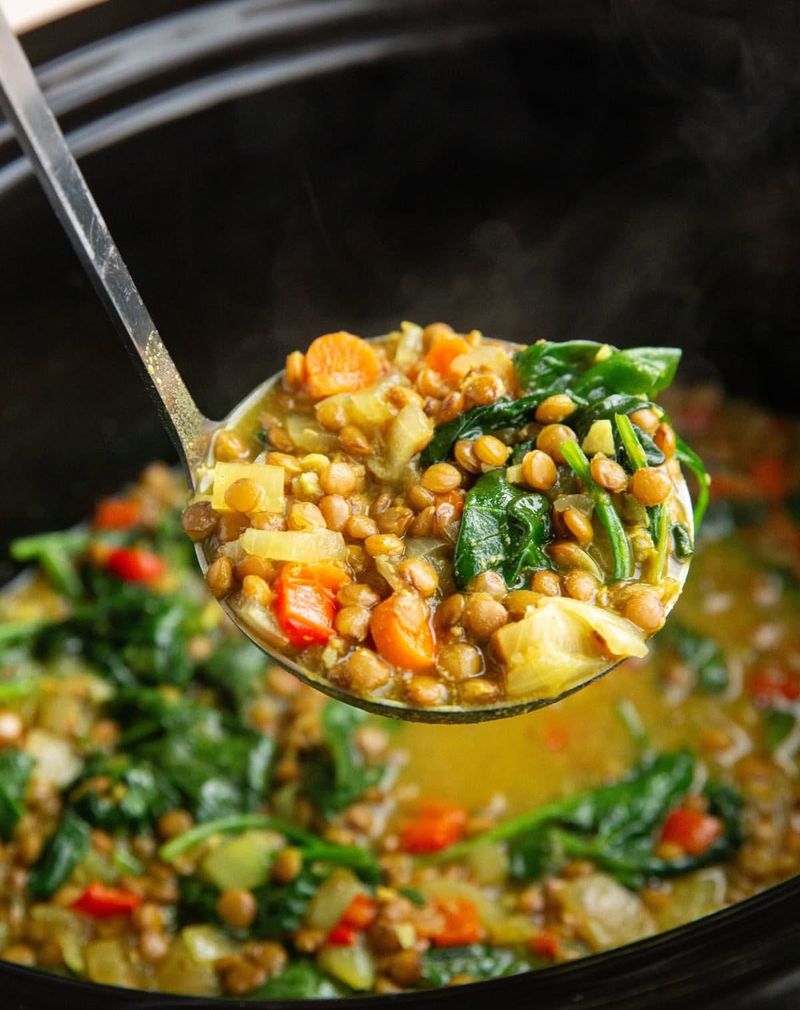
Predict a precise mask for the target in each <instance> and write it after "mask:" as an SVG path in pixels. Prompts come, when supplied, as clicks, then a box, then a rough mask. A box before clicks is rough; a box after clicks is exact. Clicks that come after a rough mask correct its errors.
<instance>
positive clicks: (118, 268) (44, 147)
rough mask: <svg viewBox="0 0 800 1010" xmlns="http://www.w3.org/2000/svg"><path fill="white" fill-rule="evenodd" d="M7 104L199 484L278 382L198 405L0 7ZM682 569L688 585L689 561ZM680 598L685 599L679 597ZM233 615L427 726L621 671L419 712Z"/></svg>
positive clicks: (684, 491) (497, 711)
mask: <svg viewBox="0 0 800 1010" xmlns="http://www.w3.org/2000/svg"><path fill="white" fill-rule="evenodd" d="M0 105H2V107H3V109H4V110H5V112H6V115H7V117H8V119H9V121H10V122H11V124H12V126H13V127H14V130H15V133H16V136H17V139H18V140H19V143H20V145H21V146H22V148H23V150H24V151H25V153H26V154H27V155H28V157H29V158H30V160H31V162H32V164H33V167H34V170H35V172H36V175H37V177H38V179H39V182H40V183H41V185H42V188H43V189H44V191H45V194H46V195H47V198H48V199H49V201H50V204H51V205H52V207H53V210H54V211H55V213H56V216H57V217H58V219H59V221H60V222H61V225H62V226H63V228H64V230H65V232H66V233H67V235H68V237H69V239H70V241H71V242H72V245H73V247H74V249H75V251H76V253H77V254H78V257H79V259H80V260H81V262H82V264H83V266H84V268H85V270H86V272H87V274H88V275H89V278H90V279H91V281H92V283H93V284H94V287H95V290H96V291H97V294H98V295H99V297H100V299H101V300H102V302H103V304H104V305H105V307H106V311H107V312H108V314H109V315H110V316H111V318H112V319H113V321H114V323H115V325H116V327H117V329H118V331H119V333H120V336H121V337H122V339H123V342H124V343H125V346H126V347H127V349H128V351H129V352H130V353H131V355H132V357H133V359H134V361H135V362H136V364H137V366H138V367H139V370H140V373H141V375H142V378H143V380H144V382H145V385H146V386H147V388H148V389H149V391H150V393H151V395H152V396H153V399H154V401H155V404H156V407H157V409H158V412H159V416H160V418H161V423H162V424H163V425H164V427H165V428H166V430H167V432H168V433H169V435H170V437H171V439H172V441H173V442H174V444H175V447H176V448H177V450H178V453H179V455H180V457H181V460H182V463H183V466H184V469H185V470H186V474H187V476H188V478H189V481H190V483H191V485H192V486H194V481H195V474H196V472H197V469H198V467H199V466H200V465H201V464H202V463H203V462H205V461H206V459H207V456H208V450H209V445H210V442H211V437H212V435H213V433H214V432H215V431H216V430H217V429H218V428H220V427H225V426H227V425H228V424H230V423H231V421H232V419H233V418H234V417H235V416H239V415H241V413H242V412H243V410H245V409H246V407H247V406H248V405H250V404H253V403H255V402H257V401H258V399H259V398H260V396H261V395H262V394H263V392H264V390H265V389H266V388H267V387H268V385H269V384H270V383H271V382H273V381H274V379H269V380H267V382H265V383H262V384H261V385H260V386H259V387H258V388H257V389H256V390H254V391H253V392H252V393H250V394H249V395H248V396H247V397H246V398H245V400H244V401H242V403H241V404H239V405H237V406H236V407H235V408H234V409H233V410H232V411H231V413H230V414H229V415H228V417H227V418H225V419H224V420H222V421H219V422H214V421H211V420H209V419H208V418H207V417H205V416H204V415H203V414H202V413H201V412H200V410H199V409H198V407H197V405H196V404H195V402H194V400H193V399H192V396H191V394H190V393H189V390H188V389H187V388H186V384H185V383H184V381H183V379H182V378H181V376H180V373H179V372H178V370H177V368H176V367H175V363H174V362H173V360H172V358H171V357H170V355H169V352H168V351H167V348H166V347H165V346H164V343H163V342H162V340H161V338H160V337H159V335H158V331H157V330H156V327H155V324H154V322H153V320H152V318H151V316H150V313H149V312H148V311H147V307H146V306H145V304H144V301H143V300H142V297H141V295H140V294H139V292H138V290H137V288H136V285H135V284H134V282H133V278H132V277H131V275H130V273H129V272H128V268H127V267H126V266H125V263H124V262H123V259H122V257H121V255H120V253H119V250H118V249H117V247H116V245H115V244H114V241H113V239H112V238H111V234H110V232H109V230H108V227H107V225H106V223H105V221H104V220H103V217H102V215H101V213H100V210H99V209H98V207H97V204H96V203H95V201H94V198H93V197H92V194H91V192H90V191H89V188H88V186H87V185H86V180H85V179H84V177H83V174H82V173H81V170H80V169H79V168H78V165H77V162H76V161H75V159H74V157H73V156H72V153H71V152H70V150H69V148H68V146H67V143H66V141H65V139H64V135H63V134H62V132H61V129H60V127H59V125H58V123H57V122H56V120H55V117H54V116H53V113H52V111H51V109H50V107H49V106H48V104H47V101H46V100H45V98H44V95H43V94H42V92H41V90H40V88H39V85H38V83H37V81H36V78H35V76H34V73H33V70H32V68H31V65H30V63H29V62H28V59H27V57H26V56H25V53H24V52H23V50H22V47H21V46H20V44H19V42H18V41H17V38H16V36H15V35H14V33H13V31H12V30H11V27H10V26H9V24H8V22H7V21H6V19H5V17H4V15H3V13H2V10H0ZM679 491H680V497H681V499H682V501H683V503H684V506H685V509H686V514H687V515H689V516H690V515H691V501H690V497H689V491H688V488H687V487H686V483H685V482H684V481H682V482H681V487H680V489H679ZM197 557H198V560H199V562H200V567H201V568H202V569H203V571H204V572H205V570H206V568H207V565H208V562H207V559H206V557H205V554H204V553H203V551H202V549H201V548H200V546H199V545H198V548H197ZM673 567H674V569H675V570H674V572H672V573H671V574H674V576H675V578H676V579H677V580H678V581H679V583H680V588H681V589H682V588H683V583H684V582H685V580H686V576H687V575H688V571H689V565H688V564H682V565H676V566H673ZM678 595H679V594H676V596H675V597H674V599H673V603H674V600H675V599H677V596H678ZM222 606H223V608H224V609H225V611H226V612H227V614H228V616H229V617H230V618H231V619H232V620H233V621H234V622H235V623H236V625H237V626H238V627H239V628H240V629H241V631H242V632H243V633H244V634H245V635H247V637H248V638H250V639H251V640H252V641H253V642H255V644H256V645H258V647H259V648H260V649H262V650H263V651H264V652H265V653H266V654H267V655H268V656H269V657H270V658H271V659H273V660H275V661H276V662H277V663H280V664H281V666H284V667H285V668H286V669H288V670H290V671H291V672H292V673H293V674H295V676H297V677H298V678H299V679H300V680H302V681H305V682H306V683H307V684H310V685H311V686H312V687H315V688H317V689H318V690H321V691H324V692H325V693H327V694H329V695H331V696H333V697H335V698H338V699H340V700H342V701H345V702H348V703H349V704H352V705H357V706H358V707H359V708H363V709H367V710H368V711H370V712H375V713H377V714H379V715H386V716H391V717H394V718H403V719H410V720H414V721H419V722H443V723H444V722H450V723H452V722H458V723H465V722H480V721H484V720H487V719H497V718H501V717H504V716H511V715H519V714H520V713H522V712H526V711H530V710H531V709H535V708H542V707H544V706H545V705H550V704H552V703H553V702H556V701H558V700H560V698H563V697H565V696H566V695H568V694H572V693H573V692H575V691H578V690H580V689H581V688H583V687H585V686H586V685H587V684H589V683H591V682H592V681H594V680H596V679H597V678H598V677H601V676H603V675H604V674H605V673H607V672H608V671H609V670H611V669H613V667H614V666H617V665H618V663H614V664H612V665H611V666H608V667H606V668H605V669H602V670H600V671H598V672H596V673H593V674H592V675H591V676H590V677H588V678H587V679H586V680H585V681H583V682H581V683H577V684H575V685H573V686H571V687H570V688H569V689H568V690H565V691H562V692H561V693H560V694H559V695H557V696H555V697H536V698H529V699H524V700H521V701H520V700H512V701H500V702H496V703H494V704H492V705H486V706H484V707H480V706H471V707H469V708H461V707H457V706H442V707H438V708H432V709H425V708H414V707H412V706H410V705H407V704H404V703H403V702H398V701H391V700H378V699H367V698H361V697H358V696H357V695H353V694H351V693H350V692H348V691H346V690H344V689H342V688H340V687H338V686H336V685H335V684H332V683H330V682H329V681H327V680H325V679H324V678H322V677H321V676H320V675H319V674H316V673H314V672H313V671H311V670H307V669H305V668H304V667H302V666H300V665H298V664H297V663H296V662H294V660H292V659H291V658H290V657H287V656H283V655H281V654H280V653H279V652H277V651H276V650H275V649H274V648H271V647H270V646H268V645H267V644H265V643H264V642H263V641H261V640H260V639H259V638H258V637H257V636H256V635H255V633H254V632H253V631H252V630H251V629H250V628H249V627H248V626H247V624H245V623H243V622H242V620H241V619H240V618H239V617H238V616H237V614H236V613H235V612H234V611H233V610H232V608H231V607H230V606H229V605H227V604H226V603H222Z"/></svg>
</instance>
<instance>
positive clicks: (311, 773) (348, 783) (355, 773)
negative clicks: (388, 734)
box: [303, 701, 383, 817]
mask: <svg viewBox="0 0 800 1010" xmlns="http://www.w3.org/2000/svg"><path fill="white" fill-rule="evenodd" d="M366 718H367V716H366V713H364V712H362V711H361V710H360V709H357V708H352V707H351V706H350V705H344V704H342V703H341V702H339V701H329V702H327V703H326V705H325V708H324V709H323V710H322V738H323V748H322V749H321V750H320V751H318V752H317V753H315V754H314V755H313V756H312V757H311V759H310V760H309V761H308V762H307V763H306V766H305V769H304V777H303V791H304V792H305V793H306V795H307V796H308V798H309V799H310V800H311V801H312V802H313V803H314V805H315V806H316V807H317V808H318V809H319V810H320V811H321V812H322V813H323V814H324V815H325V816H326V817H330V816H333V815H334V814H336V813H338V811H340V810H343V809H344V808H345V807H347V806H349V805H350V804H351V803H353V802H354V801H355V800H357V799H358V798H359V796H361V795H362V793H363V792H364V791H365V790H366V789H368V788H369V787H370V786H373V785H375V784H376V783H377V782H378V780H379V779H380V777H381V775H382V774H383V768H381V767H379V766H376V765H368V764H367V763H366V762H365V761H364V756H363V754H362V753H361V751H360V750H359V748H358V747H357V746H356V742H355V739H354V735H355V732H356V730H357V729H358V727H359V726H360V725H361V724H362V723H363V722H364V720H365V719H366Z"/></svg>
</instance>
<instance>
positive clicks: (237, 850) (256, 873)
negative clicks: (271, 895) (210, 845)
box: [200, 831, 281, 891]
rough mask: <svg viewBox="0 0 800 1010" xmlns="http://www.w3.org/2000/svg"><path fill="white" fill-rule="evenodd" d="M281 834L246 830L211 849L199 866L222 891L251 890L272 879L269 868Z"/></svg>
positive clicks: (279, 842)
mask: <svg viewBox="0 0 800 1010" xmlns="http://www.w3.org/2000/svg"><path fill="white" fill-rule="evenodd" d="M280 845H281V836H280V835H278V834H276V833H275V832H274V831H245V832H244V833H243V834H241V835H238V836H237V837H236V838H231V839H229V840H228V841H225V842H223V843H222V844H221V845H219V846H217V848H215V849H212V851H211V852H209V854H208V855H207V856H206V857H205V859H204V860H203V862H202V863H201V865H200V872H201V874H202V876H203V877H205V878H206V880H209V881H210V882H211V883H212V884H214V885H216V886H217V887H218V888H219V889H220V891H227V890H229V889H231V888H244V889H246V890H248V891H249V890H252V889H253V888H254V887H260V886H261V885H262V884H265V883H266V882H267V880H268V879H269V869H270V865H271V863H272V859H273V856H274V855H275V852H276V851H277V849H278V848H279V847H280Z"/></svg>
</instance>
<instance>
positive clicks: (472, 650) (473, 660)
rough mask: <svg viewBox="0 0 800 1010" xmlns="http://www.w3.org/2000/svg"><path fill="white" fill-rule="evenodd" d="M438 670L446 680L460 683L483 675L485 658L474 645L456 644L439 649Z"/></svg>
mask: <svg viewBox="0 0 800 1010" xmlns="http://www.w3.org/2000/svg"><path fill="white" fill-rule="evenodd" d="M436 668H437V670H438V671H439V672H440V673H441V675H442V676H443V677H444V679H445V680H449V681H452V682H454V683H458V682H459V681H461V680H469V679H470V677H477V676H479V674H481V673H483V656H482V655H481V651H480V649H477V648H476V647H475V646H474V645H468V644H467V643H466V642H454V643H453V644H450V645H443V646H442V647H441V648H440V649H439V656H438V659H437V662H436ZM418 679H419V678H418Z"/></svg>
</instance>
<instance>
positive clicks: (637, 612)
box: [623, 592, 664, 632]
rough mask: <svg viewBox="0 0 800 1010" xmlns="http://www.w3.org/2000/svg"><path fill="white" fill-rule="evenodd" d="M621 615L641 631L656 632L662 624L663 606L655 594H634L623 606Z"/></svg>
mask: <svg viewBox="0 0 800 1010" xmlns="http://www.w3.org/2000/svg"><path fill="white" fill-rule="evenodd" d="M623 613H624V615H625V617H627V618H628V620H629V621H632V622H633V623H634V624H636V625H638V626H639V627H640V628H641V629H642V631H647V632H653V631H657V630H658V629H659V628H660V627H661V625H662V624H663V623H664V605H663V603H662V602H661V600H660V599H659V598H658V597H657V596H656V595H655V593H648V592H643V593H636V594H635V595H633V596H631V597H630V598H629V599H628V601H627V602H626V604H625V607H624V610H623Z"/></svg>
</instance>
